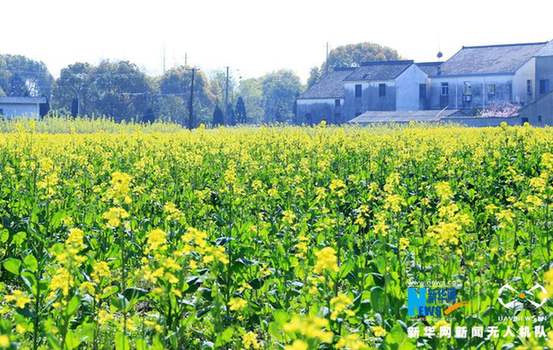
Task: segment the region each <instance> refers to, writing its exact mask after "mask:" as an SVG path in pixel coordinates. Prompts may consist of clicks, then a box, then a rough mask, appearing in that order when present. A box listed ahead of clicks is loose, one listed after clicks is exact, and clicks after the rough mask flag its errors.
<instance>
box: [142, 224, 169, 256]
mask: <svg viewBox="0 0 553 350" xmlns="http://www.w3.org/2000/svg"><path fill="white" fill-rule="evenodd" d="M166 243H167V234H166V233H165V232H164V231H163V230H161V229H159V228H156V229H153V230H151V231H150V233H148V247H147V248H146V252H151V251H155V250H158V249H159V250H164V249H165V248H166V246H165V244H166Z"/></svg>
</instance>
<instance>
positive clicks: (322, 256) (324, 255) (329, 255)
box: [313, 247, 339, 273]
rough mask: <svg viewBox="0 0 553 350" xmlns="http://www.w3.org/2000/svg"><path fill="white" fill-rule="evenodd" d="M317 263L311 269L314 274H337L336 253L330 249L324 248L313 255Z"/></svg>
mask: <svg viewBox="0 0 553 350" xmlns="http://www.w3.org/2000/svg"><path fill="white" fill-rule="evenodd" d="M315 255H316V257H317V262H316V264H315V268H314V269H313V270H314V271H315V273H322V272H325V271H329V272H338V271H339V269H338V258H337V257H336V251H335V250H334V248H332V247H325V248H323V249H321V250H320V251H318V252H317V253H315Z"/></svg>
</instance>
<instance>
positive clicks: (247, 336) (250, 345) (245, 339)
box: [242, 332, 261, 349]
mask: <svg viewBox="0 0 553 350" xmlns="http://www.w3.org/2000/svg"><path fill="white" fill-rule="evenodd" d="M242 345H243V346H244V348H245V349H260V348H261V345H260V344H259V342H258V341H257V336H256V334H255V333H254V332H247V333H244V334H243V335H242Z"/></svg>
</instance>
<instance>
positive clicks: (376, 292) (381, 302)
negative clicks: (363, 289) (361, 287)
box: [371, 286, 386, 313]
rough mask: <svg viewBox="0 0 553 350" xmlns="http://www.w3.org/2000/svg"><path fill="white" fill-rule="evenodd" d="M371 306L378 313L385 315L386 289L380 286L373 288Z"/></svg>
mask: <svg viewBox="0 0 553 350" xmlns="http://www.w3.org/2000/svg"><path fill="white" fill-rule="evenodd" d="M371 304H372V307H373V309H374V310H375V311H376V312H379V313H385V310H386V295H385V294H384V289H382V288H381V287H378V286H375V287H372V288H371Z"/></svg>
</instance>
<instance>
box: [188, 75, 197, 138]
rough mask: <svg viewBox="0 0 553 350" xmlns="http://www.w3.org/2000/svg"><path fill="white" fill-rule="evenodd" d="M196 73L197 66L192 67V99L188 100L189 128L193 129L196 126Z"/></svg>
mask: <svg viewBox="0 0 553 350" xmlns="http://www.w3.org/2000/svg"><path fill="white" fill-rule="evenodd" d="M195 75H196V68H192V77H191V79H190V101H188V129H190V130H192V128H193V127H194V78H195Z"/></svg>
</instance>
